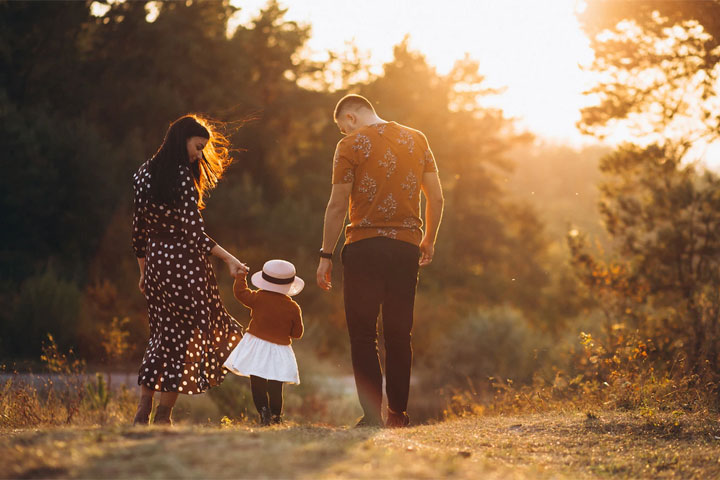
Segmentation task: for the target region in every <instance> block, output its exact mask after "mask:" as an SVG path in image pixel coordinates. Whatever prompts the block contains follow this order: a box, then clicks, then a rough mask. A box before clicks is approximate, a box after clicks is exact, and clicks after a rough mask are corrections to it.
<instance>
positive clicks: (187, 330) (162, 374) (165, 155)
mask: <svg viewBox="0 0 720 480" xmlns="http://www.w3.org/2000/svg"><path fill="white" fill-rule="evenodd" d="M227 145H228V142H227V140H226V139H225V138H224V137H223V136H222V135H221V134H219V133H218V132H216V131H214V129H213V128H212V126H211V125H210V124H209V123H208V122H206V121H205V120H203V119H201V118H199V117H196V116H194V115H187V116H184V117H181V118H179V119H178V120H176V121H175V122H173V123H172V125H170V128H169V129H168V131H167V134H166V135H165V139H164V140H163V143H162V145H161V146H160V149H159V150H158V151H157V153H156V154H155V155H154V156H153V157H152V158H151V159H150V160H149V161H147V162H145V163H144V164H143V165H142V166H141V167H140V169H139V170H138V171H137V172H136V173H135V175H134V176H133V189H134V193H135V214H134V218H133V249H134V250H135V255H136V256H137V261H138V265H139V267H140V284H139V286H140V291H141V292H143V294H145V296H146V298H147V302H148V315H149V318H150V342H149V345H148V347H147V350H146V351H145V355H144V357H143V362H142V365H141V366H140V375H139V377H138V384H139V385H141V386H142V394H141V397H140V404H139V405H138V409H137V413H136V414H135V419H134V421H133V424H134V425H136V424H144V425H147V424H148V423H149V420H150V412H151V411H152V401H153V394H154V393H155V391H159V392H161V394H160V403H159V405H158V407H157V411H156V412H155V423H165V424H170V423H172V422H171V419H170V416H171V414H172V408H173V406H174V405H175V401H176V400H177V397H178V394H179V393H185V394H188V395H192V394H197V393H202V392H204V391H205V390H207V389H208V388H209V387H212V386H215V385H218V384H219V383H220V382H222V380H223V378H224V377H225V374H226V372H227V371H226V370H225V369H224V368H223V366H222V365H223V362H224V361H225V359H226V358H227V357H228V355H229V354H230V352H231V351H232V350H233V348H234V347H235V346H236V345H237V344H238V342H239V341H240V338H241V337H242V333H241V330H240V325H239V324H238V323H237V322H236V321H235V319H234V318H232V317H231V316H230V314H228V312H227V311H226V310H225V308H224V307H223V305H222V303H221V302H220V296H219V294H218V287H217V281H216V280H215V275H214V273H213V270H212V266H211V264H210V260H209V258H208V255H215V256H216V257H219V258H221V259H222V260H224V261H225V263H226V264H227V266H228V270H229V272H230V275H231V276H232V277H235V275H236V274H238V273H239V272H240V271H243V272H247V266H245V264H243V263H241V262H240V261H239V260H238V259H237V258H235V257H234V256H232V255H231V254H229V253H228V252H227V251H225V250H224V249H223V248H222V247H221V246H220V245H218V244H217V243H215V241H214V240H212V239H211V238H210V237H209V236H207V235H206V234H205V229H204V226H203V219H202V216H201V215H200V209H201V208H203V206H204V202H203V198H204V196H205V195H207V193H208V191H209V190H211V189H212V188H213V187H215V185H216V184H217V182H218V180H219V179H220V177H221V176H222V174H223V172H224V170H225V169H226V168H227V166H228V165H229V164H230V162H231V160H232V159H231V158H230V157H229V155H228V148H227Z"/></svg>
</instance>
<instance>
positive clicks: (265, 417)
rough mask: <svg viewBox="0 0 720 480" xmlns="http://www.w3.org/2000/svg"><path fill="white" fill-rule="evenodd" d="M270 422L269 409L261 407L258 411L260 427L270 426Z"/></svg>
mask: <svg viewBox="0 0 720 480" xmlns="http://www.w3.org/2000/svg"><path fill="white" fill-rule="evenodd" d="M270 421H271V413H270V409H269V408H268V407H262V408H261V409H260V425H262V426H263V427H267V426H268V425H270Z"/></svg>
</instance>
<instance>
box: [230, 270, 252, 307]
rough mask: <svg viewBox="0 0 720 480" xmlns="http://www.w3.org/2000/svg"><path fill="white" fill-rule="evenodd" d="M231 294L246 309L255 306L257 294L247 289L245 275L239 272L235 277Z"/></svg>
mask: <svg viewBox="0 0 720 480" xmlns="http://www.w3.org/2000/svg"><path fill="white" fill-rule="evenodd" d="M233 293H234V294H235V298H237V299H238V301H239V302H240V303H242V304H243V305H245V306H246V307H250V308H252V306H253V305H254V304H255V299H256V298H257V292H256V291H254V290H250V289H249V288H248V284H247V273H245V272H242V271H241V272H240V273H238V275H237V276H236V277H235V282H234V283H233Z"/></svg>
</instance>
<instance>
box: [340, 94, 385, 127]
mask: <svg viewBox="0 0 720 480" xmlns="http://www.w3.org/2000/svg"><path fill="white" fill-rule="evenodd" d="M360 107H364V108H367V109H369V110H370V111H371V112H373V113H375V109H374V108H373V106H372V103H370V100H368V99H367V98H365V97H363V96H362V95H356V94H354V93H352V94H350V95H345V96H344V97H343V98H341V99H340V101H339V102H338V103H337V105H335V112H334V113H333V118H334V119H335V121H337V119H338V117H339V116H340V113H341V112H342V110H344V109H346V108H360Z"/></svg>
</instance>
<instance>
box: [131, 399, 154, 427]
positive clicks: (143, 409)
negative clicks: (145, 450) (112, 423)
mask: <svg viewBox="0 0 720 480" xmlns="http://www.w3.org/2000/svg"><path fill="white" fill-rule="evenodd" d="M152 401H153V397H152V395H143V396H141V397H140V403H139V404H138V408H137V411H136V412H135V418H134V419H133V426H135V425H148V424H149V423H150V412H152Z"/></svg>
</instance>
